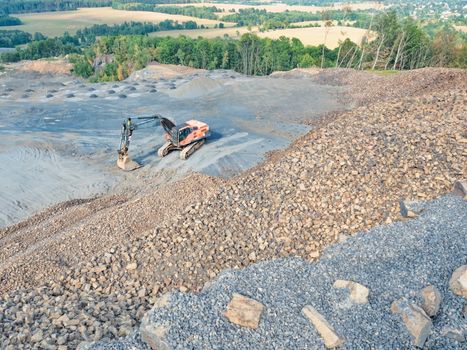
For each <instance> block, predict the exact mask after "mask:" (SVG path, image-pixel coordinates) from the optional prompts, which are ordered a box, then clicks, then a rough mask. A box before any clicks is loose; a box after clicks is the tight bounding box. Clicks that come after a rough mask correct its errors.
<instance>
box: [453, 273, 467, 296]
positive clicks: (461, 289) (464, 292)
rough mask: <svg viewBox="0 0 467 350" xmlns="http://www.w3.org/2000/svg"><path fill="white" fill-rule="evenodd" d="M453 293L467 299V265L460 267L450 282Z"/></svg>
mask: <svg viewBox="0 0 467 350" xmlns="http://www.w3.org/2000/svg"><path fill="white" fill-rule="evenodd" d="M449 288H450V289H451V291H452V292H453V293H454V294H456V295H460V296H462V297H464V298H466V299H467V265H462V266H461V267H458V268H457V269H456V270H455V271H454V272H453V273H452V276H451V279H450V280H449Z"/></svg>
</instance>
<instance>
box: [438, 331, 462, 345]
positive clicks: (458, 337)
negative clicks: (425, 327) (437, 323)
mask: <svg viewBox="0 0 467 350" xmlns="http://www.w3.org/2000/svg"><path fill="white" fill-rule="evenodd" d="M441 334H442V335H444V336H445V337H448V338H451V339H454V340H455V341H457V342H459V343H463V342H465V330H463V329H455V328H451V327H444V328H443V329H442V331H441Z"/></svg>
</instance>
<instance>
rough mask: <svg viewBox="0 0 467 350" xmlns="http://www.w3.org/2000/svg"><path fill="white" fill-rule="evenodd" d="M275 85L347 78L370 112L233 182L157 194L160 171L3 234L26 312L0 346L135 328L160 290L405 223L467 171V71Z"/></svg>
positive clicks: (351, 114)
mask: <svg viewBox="0 0 467 350" xmlns="http://www.w3.org/2000/svg"><path fill="white" fill-rule="evenodd" d="M270 79H271V80H273V79H278V80H277V81H278V82H284V81H285V80H287V79H290V80H292V81H294V80H297V81H303V82H307V83H309V84H323V86H332V85H338V86H347V87H349V88H350V89H348V90H347V91H349V92H348V93H347V94H344V95H343V96H342V98H343V99H344V101H347V103H352V106H359V107H357V108H354V109H353V110H351V111H347V112H342V113H335V114H334V115H330V116H328V117H327V118H324V119H322V120H321V122H319V123H318V122H317V120H316V118H313V120H310V121H309V123H310V124H313V125H314V126H315V129H313V130H312V131H311V132H309V133H308V134H306V135H304V136H303V137H301V138H299V139H298V140H297V141H295V142H294V143H293V145H291V146H290V147H289V148H287V149H286V150H283V151H276V152H274V153H273V154H272V155H271V156H270V157H269V159H268V160H267V161H265V162H263V163H262V164H260V165H258V166H257V167H255V168H253V169H251V170H249V171H247V172H245V173H242V174H240V175H238V176H236V177H234V178H232V179H230V180H224V181H220V180H218V179H213V178H209V177H206V176H201V175H194V177H188V178H186V179H184V180H182V181H181V182H178V183H176V184H174V185H170V186H168V187H160V189H155V191H154V192H153V193H151V192H150V191H149V190H148V189H149V188H152V187H153V186H155V185H154V182H151V181H155V180H154V179H152V180H151V181H148V185H147V187H142V188H141V190H140V191H139V192H138V190H135V188H131V187H129V189H128V190H127V191H126V192H127V193H129V194H128V195H127V196H124V197H122V196H111V197H102V198H97V199H95V200H89V201H83V202H80V201H78V202H74V203H69V204H64V205H60V206H58V207H56V208H55V209H52V210H49V211H45V212H43V213H40V214H38V215H37V216H35V217H34V218H32V219H30V220H26V221H25V222H24V223H20V224H18V225H16V226H13V227H11V228H7V229H5V230H3V231H0V232H1V233H0V239H1V240H2V243H3V242H5V244H2V245H1V247H2V248H1V249H0V258H1V260H0V273H1V274H0V281H1V282H2V283H1V284H0V285H2V287H3V289H2V291H3V292H7V293H8V294H7V295H5V297H4V298H3V299H0V311H3V313H4V316H3V317H4V319H5V320H10V319H12V318H14V317H19V319H21V321H18V322H17V323H16V324H14V325H13V322H3V323H2V322H0V333H1V334H2V338H1V339H0V341H2V342H3V343H4V344H5V346H6V345H7V344H10V345H11V346H13V348H14V346H15V345H19V344H23V345H24V344H28V342H29V343H30V340H31V336H32V335H33V334H36V333H37V332H38V330H39V329H41V330H42V332H43V334H42V338H41V340H39V341H38V342H37V343H36V345H35V346H36V347H37V346H46V345H47V344H48V345H51V346H56V345H57V344H59V343H60V342H61V341H62V340H63V339H65V340H66V342H67V344H69V345H70V346H71V347H73V346H76V345H77V344H78V343H79V342H81V341H83V340H86V341H89V340H97V339H101V338H102V337H103V336H107V337H115V336H122V335H125V334H128V332H129V331H130V330H131V327H132V326H134V325H135V324H136V323H137V322H138V320H139V319H140V318H141V316H142V314H143V313H144V311H145V310H146V309H147V308H149V307H150V305H151V303H152V302H153V301H154V297H155V296H156V295H158V294H159V293H160V292H161V291H166V290H171V289H174V288H180V289H181V290H187V289H191V290H194V291H197V290H200V289H201V288H202V287H203V285H204V284H205V283H206V282H207V281H209V280H210V279H212V278H213V277H215V276H216V275H217V274H218V273H219V272H220V271H222V270H223V269H226V268H238V267H244V266H247V265H249V264H251V263H252V262H256V261H263V260H268V259H271V258H275V257H278V256H291V255H298V256H301V257H304V258H307V259H311V260H312V259H315V258H316V257H317V256H319V252H320V251H321V250H322V249H323V247H325V246H327V245H329V244H330V243H332V242H335V241H336V240H337V239H338V237H339V236H341V235H347V234H353V233H355V232H358V231H362V230H366V229H369V228H371V227H374V226H375V225H380V224H383V223H388V222H392V221H394V220H398V219H399V215H398V201H399V200H400V199H431V198H434V197H437V196H439V195H440V194H443V193H446V192H448V191H450V190H451V188H452V184H453V182H454V181H455V180H457V179H462V178H465V176H466V175H467V172H466V170H467V169H466V168H465V164H466V163H465V157H466V156H467V154H466V151H465V145H466V142H467V139H466V137H465V136H466V135H465V132H464V131H463V130H465V127H466V117H465V116H466V110H465V100H466V98H467V96H466V88H467V85H466V82H467V76H466V72H465V71H461V70H449V69H424V70H419V71H413V72H403V73H399V74H396V75H391V76H378V75H375V74H371V73H367V72H357V71H353V70H325V71H316V70H295V71H292V72H285V73H281V74H276V78H274V77H272V78H270ZM182 92H183V91H182ZM166 176H167V177H170V173H167V175H166ZM159 181H160V182H157V181H156V185H157V183H161V182H163V181H164V178H160V179H159ZM130 190H132V191H133V192H131V191H130ZM179 198H183V199H184V202H183V203H184V204H183V205H181V204H180V203H181V202H180V201H179V200H178V199H179ZM167 206H170V207H167ZM57 211H59V213H60V214H59V215H58V216H57V215H56V214H57V213H56V212H57ZM140 217H142V220H139V218H140ZM152 228H155V229H154V230H153V229H152ZM49 231H51V232H49ZM55 235H58V237H60V240H55V239H52V237H54V238H55ZM100 236H102V239H100V238H99V237H100ZM15 237H16V238H15ZM20 237H28V238H27V239H28V243H27V244H24V245H22V243H21V242H22V240H21V239H20ZM23 239H24V238H23ZM108 241H109V242H108ZM109 246H112V247H111V248H109ZM88 250H92V253H88ZM44 252H47V253H44ZM93 254H94V255H93ZM91 255H93V257H91ZM79 261H82V263H79V264H77V262H79ZM64 262H66V263H64ZM67 265H68V266H67ZM40 270H44V274H42V273H41V272H38V271H40ZM23 276H24V277H23ZM52 279H53V280H55V281H54V282H52V281H51V280H52ZM39 286H44V288H38V287H39ZM22 287H25V288H26V289H25V290H21V289H19V288H22ZM35 287H36V288H35ZM19 301H21V304H20V305H18V302H19ZM37 305H40V307H38V306H37ZM19 307H22V310H25V311H20V310H19ZM29 310H34V311H33V316H31V315H29V313H30V311H29ZM57 310H58V311H57ZM18 312H19V314H18ZM0 314H1V313H0ZM15 315H16V316H15ZM18 315H19V316H18ZM64 315H66V317H67V319H68V321H67V319H65V318H63V317H64ZM31 317H32V318H31ZM69 320H72V321H73V322H71V321H69ZM0 321H1V320H0ZM75 321H77V322H78V323H75ZM77 324H80V326H79V327H77ZM62 337H65V338H62ZM0 344H1V343H0Z"/></svg>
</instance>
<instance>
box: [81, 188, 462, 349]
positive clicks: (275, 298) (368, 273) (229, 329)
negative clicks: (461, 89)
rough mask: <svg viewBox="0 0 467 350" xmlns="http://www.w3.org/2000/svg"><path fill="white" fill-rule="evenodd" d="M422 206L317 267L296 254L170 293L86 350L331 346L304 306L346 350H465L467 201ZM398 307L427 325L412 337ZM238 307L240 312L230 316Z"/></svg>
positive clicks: (329, 254) (333, 252)
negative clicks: (124, 330)
mask: <svg viewBox="0 0 467 350" xmlns="http://www.w3.org/2000/svg"><path fill="white" fill-rule="evenodd" d="M422 208H423V213H422V214H421V216H420V217H419V218H417V219H414V220H408V221H403V222H398V223H394V224H391V225H387V226H381V227H378V228H375V229H371V230H370V231H369V232H368V233H361V234H358V235H356V236H355V237H351V238H348V239H346V240H345V241H344V242H341V243H338V244H335V245H333V246H331V247H329V248H327V249H326V250H325V252H324V254H323V256H322V257H321V258H320V260H319V261H318V262H316V263H309V262H306V261H304V260H302V259H300V258H296V257H289V258H282V259H277V260H273V261H267V262H262V263H258V264H254V265H252V266H250V267H247V268H245V269H241V270H227V271H224V272H222V273H221V274H220V275H219V276H218V277H217V278H216V279H215V281H213V282H212V283H210V284H209V285H207V286H206V288H204V289H203V291H202V292H201V293H199V294H191V293H180V292H174V293H170V294H168V295H164V296H162V297H161V298H160V299H159V301H158V302H157V303H156V306H155V307H154V308H153V309H152V310H151V311H150V312H148V313H147V315H146V316H145V318H144V321H143V323H142V325H141V328H140V330H138V331H137V332H136V333H135V334H132V335H131V336H130V337H128V338H126V339H121V340H119V341H115V342H98V343H96V344H89V346H88V347H87V349H89V350H91V349H92V350H110V349H130V348H131V349H147V348H148V344H150V343H151V340H154V339H157V340H158V341H159V342H161V343H162V342H163V343H165V344H166V345H167V348H168V349H321V348H325V346H324V344H323V343H326V344H328V345H329V344H332V343H331V342H332V341H333V337H331V336H330V333H331V329H328V332H323V329H324V328H323V325H321V327H320V326H319V325H316V328H315V325H313V324H312V323H311V322H310V320H309V319H308V318H307V314H306V313H305V311H304V309H305V306H306V305H309V306H311V307H312V308H313V309H314V310H317V311H318V312H319V313H320V314H321V315H322V316H323V318H324V319H325V320H326V322H327V323H328V327H329V328H332V333H334V337H335V338H336V339H337V340H338V341H337V342H336V344H337V343H339V344H340V346H339V347H340V348H342V349H359V348H362V346H363V345H364V344H368V345H370V344H371V348H377V349H383V348H384V349H409V348H411V347H412V345H413V344H414V342H415V341H416V342H418V344H419V345H420V347H426V348H428V349H462V348H463V345H465V343H464V342H465V335H464V333H466V330H465V318H464V317H465V316H464V312H465V311H464V309H463V307H464V304H465V299H464V298H463V297H462V296H461V295H457V294H456V293H455V290H454V291H453V290H452V289H450V284H449V281H450V278H451V276H452V275H453V272H454V271H455V270H456V269H457V268H458V267H459V266H461V265H462V264H465V252H466V251H467V241H466V240H465V236H466V235H467V201H465V200H463V199H462V198H461V197H454V196H447V197H443V198H440V199H437V200H435V201H432V202H429V203H423V204H422V205H421V207H420V209H422ZM446 252H449V254H446ZM466 276H467V275H466ZM348 280H350V286H349V282H348ZM429 291H434V292H433V294H436V295H435V296H434V297H431V296H427V293H428V292H429ZM235 295H242V296H246V298H244V297H243V299H242V298H239V297H238V296H237V297H235ZM233 296H234V297H233ZM234 298H236V299H234ZM232 300H233V301H232ZM249 300H254V301H255V304H252V303H251V302H248V301H249ZM400 300H402V301H404V302H405V303H407V304H408V305H410V307H411V308H413V310H417V312H419V315H420V319H419V320H414V319H411V320H410V321H409V322H413V323H414V324H416V325H417V326H418V325H423V324H426V326H425V327H420V328H418V329H417V328H416V327H414V328H413V329H412V332H411V331H410V330H409V329H407V328H406V325H405V323H404V320H403V317H408V316H409V313H407V310H403V312H402V315H399V314H397V313H393V312H391V305H395V304H394V302H396V303H401V301H400ZM234 303H235V305H236V306H237V307H241V308H242V311H243V313H235V312H233V311H232V310H233V309H234V307H233V305H234ZM256 303H257V304H256ZM256 305H259V307H256ZM229 308H230V310H231V311H230V312H227V311H226V310H229ZM409 310H410V309H409ZM245 311H248V313H247V312H245ZM156 329H164V330H165V333H164V335H163V336H161V335H159V336H157V335H156V333H155V332H154V330H156ZM323 334H324V335H323ZM141 338H142V339H144V340H146V341H148V343H146V342H145V341H144V340H142V339H141Z"/></svg>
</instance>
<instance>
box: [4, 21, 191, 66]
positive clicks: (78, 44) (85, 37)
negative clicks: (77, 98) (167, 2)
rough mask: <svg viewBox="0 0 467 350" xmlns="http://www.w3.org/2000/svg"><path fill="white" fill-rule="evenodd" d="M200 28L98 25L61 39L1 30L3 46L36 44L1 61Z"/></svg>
mask: <svg viewBox="0 0 467 350" xmlns="http://www.w3.org/2000/svg"><path fill="white" fill-rule="evenodd" d="M197 27H198V25H197V24H196V22H193V21H188V22H184V23H178V22H175V21H172V20H165V21H162V22H160V23H157V24H155V23H141V22H125V23H122V24H115V25H112V26H109V25H107V24H95V25H93V26H92V27H88V28H84V29H82V30H78V31H77V32H76V35H74V36H71V35H69V34H68V33H65V34H64V35H63V36H61V37H57V38H46V37H44V36H43V35H42V34H40V33H36V34H34V36H31V35H30V34H29V33H25V32H22V31H19V30H4V31H0V47H15V46H16V45H21V44H25V43H29V42H31V41H32V42H31V43H30V44H29V45H28V46H27V47H26V48H17V50H16V51H14V52H7V53H3V54H1V55H0V61H3V62H17V61H20V60H31V59H32V60H34V59H39V58H47V57H54V56H60V55H67V54H69V53H76V52H80V51H81V48H83V47H87V46H90V45H92V44H94V43H95V41H96V38H97V37H98V36H106V35H144V34H148V33H152V32H157V31H160V30H180V29H196V28H197Z"/></svg>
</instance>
